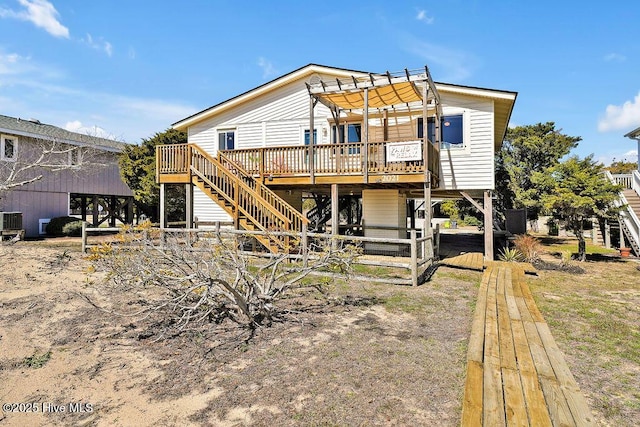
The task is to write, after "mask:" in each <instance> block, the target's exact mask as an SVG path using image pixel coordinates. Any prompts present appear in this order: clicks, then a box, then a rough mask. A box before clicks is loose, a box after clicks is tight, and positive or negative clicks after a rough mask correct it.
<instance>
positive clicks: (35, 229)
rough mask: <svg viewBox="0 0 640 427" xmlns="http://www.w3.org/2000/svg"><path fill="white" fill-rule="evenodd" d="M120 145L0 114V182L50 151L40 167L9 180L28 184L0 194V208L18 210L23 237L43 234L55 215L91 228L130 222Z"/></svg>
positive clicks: (130, 199) (130, 203) (130, 204)
mask: <svg viewBox="0 0 640 427" xmlns="http://www.w3.org/2000/svg"><path fill="white" fill-rule="evenodd" d="M125 145H126V144H124V143H121V142H117V141H113V140H110V139H105V138H97V137H93V136H88V135H83V134H79V133H74V132H69V131H67V130H65V129H62V128H59V127H56V126H52V125H47V124H43V123H40V122H39V121H37V120H33V119H29V120H25V119H20V118H15V117H8V116H3V115H0V180H2V181H5V180H6V179H7V176H8V174H10V173H12V172H16V171H17V170H18V169H21V168H23V167H24V166H25V165H27V164H29V163H33V162H37V159H38V157H40V155H41V154H42V153H43V150H44V151H46V150H51V149H53V150H54V151H55V152H56V153H53V154H51V153H50V154H47V156H46V160H45V161H44V162H42V163H43V164H45V163H46V167H44V168H43V167H36V168H32V169H28V170H25V171H23V172H22V173H18V174H16V178H15V181H20V182H22V180H24V181H28V180H30V179H32V180H34V181H33V182H30V183H27V184H25V185H22V186H18V187H13V188H11V189H9V190H8V191H5V192H4V193H2V194H0V210H1V211H3V212H21V213H22V228H23V229H24V230H25V231H26V236H27V237H37V236H41V235H43V234H45V229H46V225H47V223H48V222H49V220H50V219H51V218H54V217H59V216H67V215H72V216H77V217H78V218H82V219H85V220H87V221H88V222H90V223H92V224H94V225H96V226H97V225H99V224H101V223H110V224H112V225H115V223H116V222H130V221H131V219H132V213H133V197H132V193H131V190H130V189H129V187H127V185H126V184H125V183H124V182H123V181H122V179H121V178H120V171H119V168H118V153H120V152H121V151H122V150H123V148H124V147H125ZM56 169H57V170H56ZM38 177H40V178H39V179H38Z"/></svg>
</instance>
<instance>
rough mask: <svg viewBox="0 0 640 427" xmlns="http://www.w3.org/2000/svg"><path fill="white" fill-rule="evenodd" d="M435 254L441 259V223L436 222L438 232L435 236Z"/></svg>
mask: <svg viewBox="0 0 640 427" xmlns="http://www.w3.org/2000/svg"><path fill="white" fill-rule="evenodd" d="M433 256H434V257H435V258H436V259H440V224H436V232H435V234H434V236H433Z"/></svg>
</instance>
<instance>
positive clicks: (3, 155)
mask: <svg viewBox="0 0 640 427" xmlns="http://www.w3.org/2000/svg"><path fill="white" fill-rule="evenodd" d="M17 156H18V137H16V136H9V135H2V136H0V160H6V161H9V162H15V161H16V158H17Z"/></svg>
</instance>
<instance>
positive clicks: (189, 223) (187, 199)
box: [184, 183, 193, 229]
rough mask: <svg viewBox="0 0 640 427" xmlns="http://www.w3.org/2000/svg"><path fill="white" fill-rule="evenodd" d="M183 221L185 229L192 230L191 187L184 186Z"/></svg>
mask: <svg viewBox="0 0 640 427" xmlns="http://www.w3.org/2000/svg"><path fill="white" fill-rule="evenodd" d="M184 186H185V193H186V195H185V205H186V206H185V207H186V209H185V219H186V227H187V229H190V228H193V185H191V183H189V184H185V185H184Z"/></svg>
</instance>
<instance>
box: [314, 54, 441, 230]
mask: <svg viewBox="0 0 640 427" xmlns="http://www.w3.org/2000/svg"><path fill="white" fill-rule="evenodd" d="M307 89H308V91H309V95H310V99H309V129H310V132H309V146H310V147H309V149H310V152H311V153H310V156H309V161H310V162H311V163H312V164H313V161H314V157H315V156H314V153H313V152H314V145H315V143H316V141H315V140H314V132H313V129H314V128H315V124H314V108H315V106H316V105H317V104H318V102H320V103H322V104H323V105H325V106H326V107H327V108H329V110H330V111H331V114H332V116H333V119H334V121H335V125H336V128H338V127H339V126H340V119H341V116H342V114H343V113H344V114H345V115H348V116H349V117H353V116H359V117H361V118H362V127H363V128H362V143H363V144H364V150H363V151H364V159H363V162H364V164H365V165H368V164H369V158H368V155H369V120H370V119H372V118H380V119H382V123H383V140H384V141H387V140H388V124H389V118H390V111H391V117H407V116H409V117H411V116H416V115H418V114H419V115H420V116H421V117H422V135H423V138H422V140H421V141H419V140H417V141H413V144H414V146H413V147H409V148H414V149H415V148H416V147H418V146H419V145H421V146H422V147H421V152H422V155H421V157H422V158H421V160H422V162H423V164H424V165H425V167H424V181H423V182H424V184H423V190H424V200H425V205H426V206H429V207H430V206H431V185H432V170H431V168H430V167H427V165H429V160H430V159H429V144H432V145H433V146H434V147H435V149H436V150H437V151H439V149H440V117H441V116H442V106H441V102H440V95H439V94H438V91H437V89H436V86H435V84H434V82H433V79H432V78H431V73H430V72H429V69H428V67H427V66H425V67H424V69H420V70H408V69H405V70H404V71H403V72H401V73H391V72H389V71H387V72H386V73H384V74H372V73H368V74H358V75H352V76H351V77H350V78H347V79H335V80H329V81H325V80H322V79H321V78H320V79H318V80H317V81H316V82H313V83H307ZM430 110H431V115H432V116H434V117H435V121H434V125H435V141H429V138H428V117H429V113H430ZM336 138H338V141H335V142H338V143H344V142H345V141H344V140H343V139H344V135H343V134H341V132H336ZM414 151H415V150H414ZM414 160H418V159H415V158H414ZM313 169H314V168H313V166H312V167H311V170H313ZM314 181H315V180H314V176H313V175H312V176H311V182H312V183H314ZM363 182H364V183H367V182H368V167H364V168H363ZM338 194H339V193H338V184H331V208H332V215H331V218H332V219H331V221H332V227H331V229H332V230H334V233H335V232H337V230H338V204H339V203H338ZM424 224H425V225H424V230H423V233H424V234H423V235H427V233H431V229H430V228H431V209H430V208H429V209H425V221H424Z"/></svg>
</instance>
